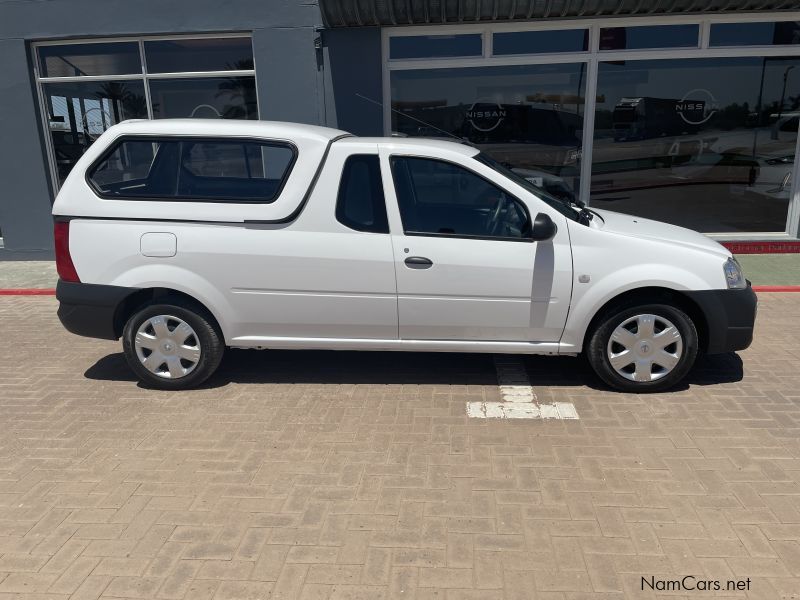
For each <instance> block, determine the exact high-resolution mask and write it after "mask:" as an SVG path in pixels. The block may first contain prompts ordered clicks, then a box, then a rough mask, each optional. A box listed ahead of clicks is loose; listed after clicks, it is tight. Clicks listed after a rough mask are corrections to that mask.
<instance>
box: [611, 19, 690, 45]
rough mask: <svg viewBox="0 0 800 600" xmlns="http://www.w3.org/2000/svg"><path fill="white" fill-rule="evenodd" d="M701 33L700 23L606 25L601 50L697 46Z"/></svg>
mask: <svg viewBox="0 0 800 600" xmlns="http://www.w3.org/2000/svg"><path fill="white" fill-rule="evenodd" d="M699 35H700V26H699V25H647V26H639V27H604V28H603V29H601V30H600V50H641V49H644V48H696V47H697V44H698V40H699Z"/></svg>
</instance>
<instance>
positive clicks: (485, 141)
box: [391, 63, 586, 196]
mask: <svg viewBox="0 0 800 600" xmlns="http://www.w3.org/2000/svg"><path fill="white" fill-rule="evenodd" d="M585 85H586V75H585V65H584V64H583V63H575V64H558V65H521V66H504V67H474V68H453V69H426V70H408V71H406V70H402V71H393V72H392V74H391V99H392V131H393V133H394V134H395V135H405V136H424V137H438V138H442V139H453V138H456V139H461V140H466V141H468V142H470V143H472V144H474V145H475V146H477V147H479V148H481V149H482V150H483V151H484V152H486V153H487V154H489V155H490V156H492V157H493V158H495V159H496V160H498V161H499V162H501V163H506V164H509V165H511V166H513V167H515V168H516V169H517V170H518V172H519V173H521V174H522V175H523V176H525V177H526V178H528V179H529V180H531V181H532V182H534V183H535V184H536V185H539V186H542V187H545V188H547V189H548V191H551V192H552V193H553V194H554V195H559V196H563V195H566V196H571V195H573V194H574V193H575V192H576V191H577V190H578V179H579V171H580V168H579V167H580V165H579V161H580V154H581V136H582V127H583V108H584V101H585V98H584V88H585Z"/></svg>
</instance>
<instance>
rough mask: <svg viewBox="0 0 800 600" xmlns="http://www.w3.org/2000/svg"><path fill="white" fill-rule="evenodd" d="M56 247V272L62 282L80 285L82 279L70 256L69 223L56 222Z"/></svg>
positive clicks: (54, 231)
mask: <svg viewBox="0 0 800 600" xmlns="http://www.w3.org/2000/svg"><path fill="white" fill-rule="evenodd" d="M53 237H54V238H55V246H56V270H57V271H58V276H59V278H60V279H61V281H69V282H72V283H79V282H80V278H79V277H78V272H77V271H76V270H75V265H74V264H73V262H72V256H70V254H69V221H56V223H55V225H54V226H53Z"/></svg>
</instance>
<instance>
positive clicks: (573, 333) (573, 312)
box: [560, 263, 709, 354]
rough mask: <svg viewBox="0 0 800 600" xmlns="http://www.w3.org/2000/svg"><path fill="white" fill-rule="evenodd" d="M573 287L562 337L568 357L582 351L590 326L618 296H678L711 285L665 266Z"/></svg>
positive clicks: (632, 269)
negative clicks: (645, 292) (663, 292)
mask: <svg viewBox="0 0 800 600" xmlns="http://www.w3.org/2000/svg"><path fill="white" fill-rule="evenodd" d="M654 272H657V273H659V275H660V277H659V278H658V279H654V278H653V277H652V275H653V273H654ZM573 285H574V287H573V290H574V291H573V295H572V306H571V308H570V312H569V316H568V317H567V326H566V328H565V329H564V335H562V336H561V350H560V351H561V352H563V353H565V354H567V353H575V352H581V351H582V350H583V343H584V338H585V337H586V331H587V329H588V327H589V323H591V321H592V319H593V318H594V316H595V315H596V314H597V312H598V311H599V310H600V309H601V308H602V307H603V306H605V304H606V303H607V302H608V301H609V300H612V299H614V298H615V297H617V296H620V295H622V294H624V293H626V292H630V291H632V290H637V289H642V288H648V287H658V288H663V289H669V290H673V291H676V292H683V291H690V290H705V289H709V285H708V283H707V282H706V281H704V280H703V279H702V278H701V277H699V276H698V275H697V274H695V273H692V272H691V271H688V270H686V269H684V268H682V267H678V266H675V265H669V264H663V263H662V264H652V263H648V264H641V265H631V266H628V267H625V268H622V269H619V270H618V271H614V272H612V273H609V274H608V275H606V276H604V277H602V278H601V279H600V280H599V281H592V282H591V284H590V285H589V286H588V287H587V285H586V284H583V283H579V282H578V281H577V280H576V281H575V282H574V284H573Z"/></svg>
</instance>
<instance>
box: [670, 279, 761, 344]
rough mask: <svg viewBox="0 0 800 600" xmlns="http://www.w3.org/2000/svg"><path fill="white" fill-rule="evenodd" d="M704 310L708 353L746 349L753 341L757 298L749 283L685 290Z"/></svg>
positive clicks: (685, 293)
mask: <svg viewBox="0 0 800 600" xmlns="http://www.w3.org/2000/svg"><path fill="white" fill-rule="evenodd" d="M683 294H684V295H685V296H686V297H688V298H689V299H691V300H693V301H694V302H695V303H696V304H697V305H698V306H699V307H700V310H702V311H703V315H704V316H705V318H706V323H707V325H708V344H707V348H706V352H707V353H708V354H721V353H723V352H734V351H736V350H744V349H745V348H747V347H748V346H749V345H750V343H751V342H752V341H753V327H754V325H755V320H756V312H757V309H758V297H757V296H756V293H755V292H754V291H753V288H752V287H751V286H750V282H748V283H747V287H746V288H744V289H739V290H735V289H733V290H702V291H694V292H683Z"/></svg>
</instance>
